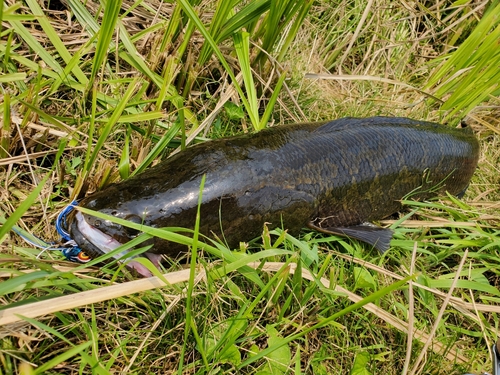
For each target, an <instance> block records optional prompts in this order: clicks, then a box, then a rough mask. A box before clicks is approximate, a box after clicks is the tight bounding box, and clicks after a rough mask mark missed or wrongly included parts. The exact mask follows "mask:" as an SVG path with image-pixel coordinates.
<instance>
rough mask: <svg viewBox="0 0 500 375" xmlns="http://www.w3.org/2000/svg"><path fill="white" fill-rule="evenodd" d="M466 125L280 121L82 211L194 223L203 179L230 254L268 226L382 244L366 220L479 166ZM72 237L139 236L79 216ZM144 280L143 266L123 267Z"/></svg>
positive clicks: (104, 193) (383, 234)
mask: <svg viewBox="0 0 500 375" xmlns="http://www.w3.org/2000/svg"><path fill="white" fill-rule="evenodd" d="M478 156H479V145H478V141H477V140H476V138H475V137H474V135H473V134H472V132H471V131H470V129H455V128H450V127H446V126H443V125H439V124H435V123H430V122H422V121H415V120H410V119H407V118H394V117H373V118H343V119H339V120H336V121H332V122H328V123H303V124H294V125H288V126H279V127H274V128H270V129H266V130H262V131H260V132H258V133H256V134H249V135H242V136H236V137H232V138H225V139H218V140H213V141H208V142H205V143H201V144H197V145H195V146H192V147H189V148H187V149H186V150H185V151H183V152H180V153H178V154H177V155H175V156H173V157H170V158H168V159H167V160H165V161H163V162H161V163H159V164H158V165H156V166H154V167H152V168H150V169H149V170H147V171H145V172H143V173H141V174H139V175H136V176H134V177H132V178H130V179H128V180H125V181H123V182H120V183H117V184H113V185H110V186H108V187H106V188H104V189H103V190H101V191H99V192H97V193H94V194H92V195H90V196H88V197H87V198H85V199H84V200H83V201H82V202H80V206H82V207H86V208H90V209H92V210H95V211H99V212H102V213H106V214H109V215H113V216H115V217H118V218H122V219H126V220H130V221H133V222H135V223H142V224H145V225H148V226H152V227H157V228H162V227H184V228H191V229H192V228H193V227H194V223H195V218H196V212H197V208H198V196H199V190H200V183H201V179H202V176H203V175H206V181H205V185H204V189H203V192H202V203H201V219H200V233H201V234H204V235H206V236H209V237H212V238H215V236H216V237H217V238H220V239H224V241H225V242H226V243H227V245H228V246H230V247H233V248H234V247H236V246H237V245H238V243H239V241H249V240H252V239H253V238H255V237H257V236H259V234H260V233H262V229H263V225H264V223H270V224H269V225H270V226H271V227H283V228H285V229H288V231H289V233H292V234H297V233H298V232H299V231H300V230H301V228H304V227H306V226H307V227H310V228H313V229H316V230H319V231H322V232H326V233H334V234H340V235H345V236H348V237H351V238H355V239H359V240H361V241H364V242H367V243H369V244H371V245H372V246H374V247H376V248H377V249H378V250H380V251H381V252H383V251H385V250H387V249H388V248H389V242H390V240H391V238H392V231H391V230H389V229H384V228H379V227H377V226H374V225H372V224H369V223H370V222H371V221H374V220H379V219H382V218H384V217H386V216H388V215H391V214H393V213H395V212H397V211H398V210H399V209H400V208H401V203H400V200H401V199H402V198H407V197H410V198H412V199H417V200H423V199H428V198H431V197H434V196H437V195H440V194H444V193H445V192H446V191H447V192H449V193H450V194H453V195H460V194H462V193H463V192H465V189H466V188H467V186H468V184H469V180H470V178H471V176H472V174H473V173H474V170H475V169H476V166H477V162H478ZM68 223H69V224H68V227H69V231H70V233H71V236H72V237H73V239H74V240H75V241H76V242H77V243H78V245H79V246H80V247H81V248H82V249H83V251H85V252H86V253H87V255H89V256H91V257H96V256H99V255H101V254H103V253H104V252H109V251H111V250H113V249H114V248H116V247H117V246H119V245H120V244H122V243H125V242H127V241H129V240H130V239H132V238H133V237H134V236H136V235H137V232H136V231H133V230H130V229H128V228H126V227H122V226H120V225H117V224H114V223H112V222H111V221H106V220H101V219H98V218H96V217H93V216H91V215H87V214H83V213H81V212H75V213H74V214H72V216H70V217H69V218H68ZM150 243H152V244H153V246H152V249H151V251H150V252H149V253H147V254H146V255H147V256H148V257H150V259H152V260H154V261H155V262H158V259H159V256H158V255H156V256H155V255H154V254H164V255H167V256H171V257H176V256H178V255H179V253H181V252H183V251H186V250H187V247H186V246H184V245H182V246H181V245H179V244H175V243H171V242H167V241H165V240H162V239H160V238H153V239H151V240H150ZM130 265H132V266H131V267H132V268H135V269H136V271H137V272H139V273H141V274H144V275H148V274H149V272H148V271H147V270H145V269H144V267H142V268H141V265H140V264H138V262H130V263H129V266H130Z"/></svg>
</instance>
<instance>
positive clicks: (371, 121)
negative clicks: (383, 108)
mask: <svg viewBox="0 0 500 375" xmlns="http://www.w3.org/2000/svg"><path fill="white" fill-rule="evenodd" d="M375 124H376V125H382V126H384V125H387V126H391V125H396V126H406V125H416V124H420V125H425V124H431V123H427V122H425V121H415V120H411V119H409V118H405V117H384V116H378V117H363V118H358V117H344V118H341V119H338V120H334V121H330V122H328V123H326V124H324V125H322V126H320V127H319V128H317V129H316V131H321V132H330V131H339V130H343V129H348V128H353V127H358V126H369V125H375ZM432 125H434V126H435V124H432Z"/></svg>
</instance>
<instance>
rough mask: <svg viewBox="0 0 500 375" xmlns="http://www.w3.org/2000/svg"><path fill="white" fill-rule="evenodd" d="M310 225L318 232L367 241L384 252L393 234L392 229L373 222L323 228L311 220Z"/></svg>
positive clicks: (387, 248)
mask: <svg viewBox="0 0 500 375" xmlns="http://www.w3.org/2000/svg"><path fill="white" fill-rule="evenodd" d="M308 226H309V228H311V229H314V230H317V231H318V232H322V233H328V234H335V235H340V236H346V237H351V238H355V239H357V240H360V241H363V242H366V243H368V244H370V245H372V246H373V247H375V248H376V249H377V250H378V251H380V253H382V254H383V253H385V252H386V251H387V250H389V247H390V243H391V239H392V234H393V231H392V230H391V229H386V228H380V227H377V226H375V225H373V224H360V225H354V226H351V227H328V228H322V227H318V226H317V225H314V224H313V223H312V222H310V223H309V224H308Z"/></svg>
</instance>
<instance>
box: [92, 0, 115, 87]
mask: <svg viewBox="0 0 500 375" xmlns="http://www.w3.org/2000/svg"><path fill="white" fill-rule="evenodd" d="M121 6H122V0H115V1H107V2H106V5H105V7H104V16H103V18H102V23H101V27H100V29H99V37H98V39H97V45H96V49H95V56H94V61H93V62H92V72H91V75H90V77H91V78H90V80H91V82H94V80H95V77H96V76H97V73H98V71H99V70H100V69H101V66H102V64H103V63H104V61H105V59H106V57H107V56H108V49H109V45H110V43H111V39H112V38H113V35H114V34H115V29H116V26H117V24H118V22H119V19H118V15H119V14H120V9H121Z"/></svg>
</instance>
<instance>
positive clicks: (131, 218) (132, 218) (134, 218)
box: [125, 214, 144, 224]
mask: <svg viewBox="0 0 500 375" xmlns="http://www.w3.org/2000/svg"><path fill="white" fill-rule="evenodd" d="M125 220H128V221H131V222H132V223H136V224H142V223H143V222H144V221H143V220H142V218H141V217H140V216H137V215H133V214H132V215H128V216H126V217H125Z"/></svg>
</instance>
